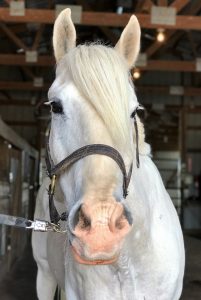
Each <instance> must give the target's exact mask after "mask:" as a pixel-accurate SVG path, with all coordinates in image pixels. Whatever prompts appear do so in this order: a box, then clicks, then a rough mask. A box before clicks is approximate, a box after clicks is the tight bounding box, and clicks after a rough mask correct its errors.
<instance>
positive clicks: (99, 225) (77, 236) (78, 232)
mask: <svg viewBox="0 0 201 300" xmlns="http://www.w3.org/2000/svg"><path fill="white" fill-rule="evenodd" d="M74 218H75V219H76V222H75V223H74V228H72V235H73V239H72V241H71V245H72V252H73V256H74V258H75V260H76V261H77V262H78V263H82V264H91V265H96V264H112V263H114V262H115V261H116V260H117V259H118V256H119V253H120V250H121V247H122V245H123V242H124V239H125V237H126V236H127V235H128V233H129V232H130V230H131V228H132V220H131V217H130V215H129V214H128V211H127V210H126V209H125V207H124V205H123V204H122V203H120V202H116V201H112V202H107V201H105V202H99V203H95V204H94V205H86V204H82V205H81V206H80V207H79V209H78V210H77V212H76V214H74Z"/></svg>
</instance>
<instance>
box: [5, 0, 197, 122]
mask: <svg viewBox="0 0 201 300" xmlns="http://www.w3.org/2000/svg"><path fill="white" fill-rule="evenodd" d="M9 2H10V1H9V0H4V1H3V0H1V1H0V40H1V43H0V105H1V106H0V107H2V111H3V108H4V107H5V106H6V107H7V109H9V107H12V108H13V106H15V107H16V108H23V107H24V108H25V107H26V108H30V109H32V110H34V111H35V116H36V117H41V118H44V115H45V110H44V108H43V107H42V106H41V103H43V102H44V100H45V99H46V93H47V90H48V88H49V86H50V84H51V82H52V81H53V79H54V72H55V68H54V65H55V62H54V58H53V51H52V28H53V23H54V20H55V7H56V5H58V4H64V5H66V6H68V5H81V6H82V9H83V12H82V19H81V24H79V25H77V26H76V28H77V32H78V43H83V42H85V41H94V40H97V39H99V40H101V41H102V42H104V43H106V44H108V45H114V44H115V43H116V42H117V40H118V38H119V36H120V33H121V31H122V28H123V27H124V26H125V24H126V23H127V21H128V19H129V17H130V15H131V14H133V13H134V14H136V15H137V17H138V19H139V22H140V24H141V27H142V39H141V52H142V53H143V54H145V55H146V59H147V62H146V65H143V66H142V65H141V66H140V67H138V69H139V70H140V72H141V77H140V79H139V80H136V81H135V85H136V86H137V90H138V91H139V93H140V94H143V93H149V94H150V93H151V94H160V95H167V94H168V95H169V94H170V95H171V93H170V90H169V85H175V81H174V80H172V83H171V79H170V80H169V82H168V85H166V84H163V85H159V84H147V82H149V81H150V82H151V80H149V79H150V78H152V74H153V72H156V71H158V72H160V73H159V74H161V75H160V76H164V74H165V73H169V74H171V73H170V72H174V73H178V74H179V78H180V80H178V83H177V84H176V85H182V86H183V85H185V86H184V89H183V90H182V95H183V96H189V97H195V96H198V95H200V94H201V89H200V83H201V77H200V72H198V65H199V64H198V61H199V58H200V57H201V1H200V0H193V1H192V0H156V1H151V0H124V1H123V0H116V1H115V0H111V1H107V0H96V1H95V0H88V1H84V0H75V1H59V0H58V1H53V0H46V1H45V0H34V1H32V0H29V1H25V4H26V14H25V16H24V17H14V16H10V13H9ZM153 6H159V7H161V6H162V7H173V8H175V9H176V24H175V25H167V24H166V25H157V24H152V22H151V21H150V20H151V17H150V16H151V10H152V7H153ZM159 28H162V29H163V30H164V33H165V41H164V43H159V42H158V41H157V39H156V35H157V30H158V29H159ZM27 51H36V52H37V55H38V58H37V61H36V62H32V63H30V62H26V59H25V55H26V53H27ZM133 71H134V70H132V73H133ZM41 77H42V78H43V83H42V84H41V82H39V83H37V79H36V78H41ZM169 77H171V75H170V76H169ZM185 78H187V80H186V79H185ZM39 81H40V80H39ZM185 82H187V83H185ZM37 85H40V86H39V87H38V86H37ZM41 85H42V86H41ZM177 93H178V91H177ZM180 95H181V94H180ZM171 96H173V97H174V96H175V95H174V93H173V94H172V95H171ZM173 101H174V100H173ZM4 110H5V109H4ZM1 115H2V116H3V113H1ZM5 119H6V118H5ZM7 121H8V123H9V124H11V125H13V124H14V123H13V124H12V120H11V119H10V120H7ZM13 122H14V121H13ZM15 122H16V123H15V124H14V125H15V126H17V124H18V125H19V121H15ZM21 122H22V121H21ZM22 123H23V122H22ZM33 123H34V121H33V120H32V121H30V124H28V121H27V124H25V121H24V125H25V126H33ZM166 123H167V122H166ZM22 125H23V124H21V126H22ZM19 126H20V125H19Z"/></svg>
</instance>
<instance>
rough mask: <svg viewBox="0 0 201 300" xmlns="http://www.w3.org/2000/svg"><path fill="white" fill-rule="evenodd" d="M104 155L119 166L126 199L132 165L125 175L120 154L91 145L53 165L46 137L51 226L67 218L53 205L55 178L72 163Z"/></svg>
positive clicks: (66, 215)
mask: <svg viewBox="0 0 201 300" xmlns="http://www.w3.org/2000/svg"><path fill="white" fill-rule="evenodd" d="M136 112H137V109H136V110H135V111H134V112H133V113H132V115H131V118H133V119H134V127H135V132H136V164H137V168H139V165H140V161H139V145H138V139H139V137H138V127H137V121H136ZM95 154H98V155H105V156H108V157H110V158H112V159H113V160H114V161H115V162H116V163H117V165H118V166H119V168H120V170H121V172H122V175H123V186H122V189H123V197H124V198H126V197H127V195H128V186H129V183H130V179H131V174H132V168H133V164H131V166H130V168H129V171H128V173H127V171H126V166H125V163H124V160H123V158H122V156H121V154H120V153H119V152H118V151H117V150H116V149H114V148H113V147H111V146H108V145H104V144H91V145H86V146H84V147H81V148H79V149H77V150H75V151H74V152H73V153H71V154H70V155H68V156H67V157H66V158H64V159H63V160H62V161H60V162H59V163H58V164H56V165H55V164H54V162H53V160H52V158H51V155H50V148H49V135H48V136H47V141H46V166H47V173H48V176H49V177H50V179H51V184H50V185H49V191H48V194H49V212H50V221H51V223H53V224H58V222H59V221H60V220H62V221H66V220H67V218H68V213H67V212H64V213H62V214H61V215H60V214H59V213H58V211H57V209H56V207H55V204H54V191H55V184H56V177H57V176H58V175H59V174H60V173H61V172H62V171H63V170H64V169H69V168H70V167H71V166H72V165H73V164H74V163H76V162H77V161H78V160H80V159H83V158H85V157H86V156H89V155H95Z"/></svg>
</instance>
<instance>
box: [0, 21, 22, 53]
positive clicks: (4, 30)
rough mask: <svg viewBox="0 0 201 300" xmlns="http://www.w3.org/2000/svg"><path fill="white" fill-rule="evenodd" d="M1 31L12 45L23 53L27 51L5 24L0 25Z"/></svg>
mask: <svg viewBox="0 0 201 300" xmlns="http://www.w3.org/2000/svg"><path fill="white" fill-rule="evenodd" d="M0 28H1V30H2V31H3V32H4V33H5V34H6V35H7V36H8V37H9V38H10V40H11V41H12V42H14V44H15V45H16V46H18V47H20V48H22V49H23V50H24V51H26V50H28V48H27V46H26V45H25V44H24V43H23V42H22V41H21V40H20V39H19V38H18V36H17V35H16V34H15V33H14V32H13V31H12V30H11V29H10V28H9V27H8V26H6V25H5V24H3V23H0Z"/></svg>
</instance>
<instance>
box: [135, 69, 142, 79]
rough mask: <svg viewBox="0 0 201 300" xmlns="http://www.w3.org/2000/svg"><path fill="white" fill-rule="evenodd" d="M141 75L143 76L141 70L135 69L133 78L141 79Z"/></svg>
mask: <svg viewBox="0 0 201 300" xmlns="http://www.w3.org/2000/svg"><path fill="white" fill-rule="evenodd" d="M140 76H141V73H140V70H138V69H135V71H134V72H133V78H135V79H139V78H140Z"/></svg>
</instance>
